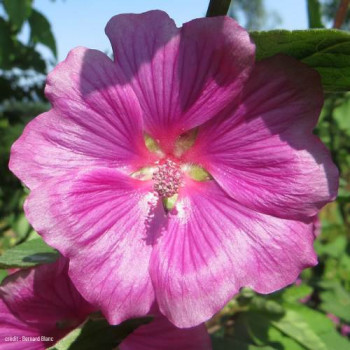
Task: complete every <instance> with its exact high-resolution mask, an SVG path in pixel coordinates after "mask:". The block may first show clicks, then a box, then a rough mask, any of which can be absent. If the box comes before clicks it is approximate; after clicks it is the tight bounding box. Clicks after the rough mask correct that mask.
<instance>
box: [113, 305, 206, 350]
mask: <svg viewBox="0 0 350 350" xmlns="http://www.w3.org/2000/svg"><path fill="white" fill-rule="evenodd" d="M150 314H152V315H153V316H154V320H153V321H152V322H151V323H148V324H147V325H145V326H141V327H139V328H137V329H136V331H134V332H133V333H132V334H131V335H129V336H128V337H127V338H126V339H125V340H123V342H122V343H121V345H120V346H119V348H120V350H164V349H167V350H179V349H181V350H194V349H195V350H210V349H212V346H211V341H210V338H209V335H208V332H207V329H206V327H205V324H201V325H199V326H196V327H193V328H186V329H182V328H177V327H175V326H174V325H173V324H172V323H170V322H169V321H168V319H167V318H165V317H164V316H163V315H162V314H161V313H160V312H159V310H158V308H156V307H153V308H152V310H151V312H150Z"/></svg>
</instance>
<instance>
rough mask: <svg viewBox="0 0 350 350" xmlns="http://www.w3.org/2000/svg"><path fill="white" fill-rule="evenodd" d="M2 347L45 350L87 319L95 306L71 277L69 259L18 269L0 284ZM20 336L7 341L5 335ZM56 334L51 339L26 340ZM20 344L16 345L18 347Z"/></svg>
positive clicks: (0, 342)
mask: <svg viewBox="0 0 350 350" xmlns="http://www.w3.org/2000/svg"><path fill="white" fill-rule="evenodd" d="M0 298H1V299H0V326H1V327H0V329H1V331H0V344H1V349H23V346H24V345H23V344H26V345H25V348H26V349H27V348H28V349H44V348H46V347H48V346H50V345H53V344H54V343H56V342H57V341H58V340H59V339H61V338H63V337H64V336H65V335H66V334H68V333H69V332H70V331H71V330H73V329H74V328H75V327H77V326H79V325H80V324H81V323H82V322H84V321H85V319H86V318H87V316H88V315H89V314H90V313H91V312H93V311H94V310H95V309H94V308H93V307H92V306H91V305H90V304H88V303H87V302H86V301H85V300H84V299H83V298H82V297H81V295H80V294H79V293H78V291H77V290H76V289H75V287H74V286H73V284H72V282H71V281H70V279H69V277H68V260H66V259H65V258H60V260H59V261H58V262H56V263H54V264H49V265H41V266H39V267H37V268H35V269H30V270H22V271H18V272H15V273H14V274H12V275H10V276H9V277H7V278H6V279H5V280H4V282H3V283H2V285H1V287H0ZM11 336H12V337H18V341H14V340H12V341H10V342H9V341H6V340H5V337H11ZM22 336H26V337H40V339H41V336H43V337H47V338H46V339H48V338H50V337H53V340H49V341H30V340H28V341H27V340H25V341H24V340H23V338H22ZM16 346H17V347H16Z"/></svg>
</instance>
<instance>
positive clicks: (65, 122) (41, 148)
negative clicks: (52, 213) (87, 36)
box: [10, 48, 151, 188]
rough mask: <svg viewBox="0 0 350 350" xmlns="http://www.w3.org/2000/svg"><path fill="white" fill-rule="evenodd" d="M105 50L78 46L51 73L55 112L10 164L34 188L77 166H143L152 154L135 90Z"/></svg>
mask: <svg viewBox="0 0 350 350" xmlns="http://www.w3.org/2000/svg"><path fill="white" fill-rule="evenodd" d="M122 80H123V78H122V73H121V72H120V71H118V68H117V67H116V66H115V65H114V64H113V62H112V61H111V60H110V59H109V58H108V57H107V56H106V55H105V54H103V53H101V52H99V51H96V50H88V49H85V48H77V49H74V50H72V51H71V52H70V53H69V55H68V57H67V59H66V60H65V61H64V62H62V63H60V64H59V65H58V66H57V67H56V68H55V69H54V70H53V72H52V73H50V74H49V76H48V79H47V85H46V90H45V92H46V95H47V97H48V98H49V100H50V101H51V103H52V105H53V107H54V108H53V110H51V111H49V112H48V113H44V114H42V115H41V116H39V117H38V118H35V119H34V120H33V121H32V122H31V123H29V125H28V126H27V127H26V129H25V130H24V133H23V135H22V136H21V137H20V139H19V140H18V141H17V142H16V143H15V144H14V146H13V148H12V154H11V161H10V168H11V170H12V171H13V172H14V173H15V174H16V175H17V176H18V177H19V178H20V179H21V180H23V181H24V182H25V184H26V185H27V186H29V187H30V188H34V187H36V186H37V185H38V184H39V183H41V182H45V181H47V180H49V179H50V178H52V177H55V176H57V175H62V174H65V173H68V172H69V171H71V170H72V169H74V168H79V167H91V166H94V165H102V166H105V167H112V168H116V167H127V166H129V167H130V168H132V169H135V168H138V167H140V166H143V165H144V164H145V163H147V160H148V159H149V158H150V157H151V154H150V153H149V152H148V151H147V149H146V146H145V143H144V140H143V130H142V115H141V109H140V106H139V103H138V101H137V98H136V96H135V94H134V93H133V91H132V89H131V88H130V87H129V86H125V85H121V81H122Z"/></svg>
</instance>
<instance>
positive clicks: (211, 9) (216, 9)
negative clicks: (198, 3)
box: [206, 0, 231, 17]
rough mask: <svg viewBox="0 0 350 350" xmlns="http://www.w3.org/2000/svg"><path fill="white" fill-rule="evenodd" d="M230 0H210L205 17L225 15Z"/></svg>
mask: <svg viewBox="0 0 350 350" xmlns="http://www.w3.org/2000/svg"><path fill="white" fill-rule="evenodd" d="M230 4H231V0H210V2H209V6H208V11H207V15H206V16H207V17H214V16H225V15H226V14H227V11H228V9H229V7H230Z"/></svg>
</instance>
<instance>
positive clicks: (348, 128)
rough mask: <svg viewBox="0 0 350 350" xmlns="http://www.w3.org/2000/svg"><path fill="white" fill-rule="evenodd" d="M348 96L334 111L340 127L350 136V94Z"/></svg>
mask: <svg viewBox="0 0 350 350" xmlns="http://www.w3.org/2000/svg"><path fill="white" fill-rule="evenodd" d="M346 96H347V97H348V98H346V99H345V100H344V102H343V103H341V104H340V105H339V106H337V107H336V108H335V109H334V111H333V117H334V119H335V120H336V122H337V124H338V126H339V129H340V130H342V131H344V132H345V133H346V134H347V135H348V136H350V116H349V111H350V98H349V97H350V95H349V94H347V95H346Z"/></svg>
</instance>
